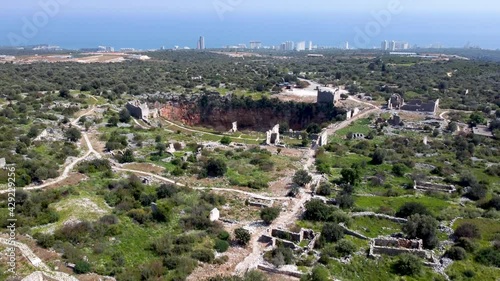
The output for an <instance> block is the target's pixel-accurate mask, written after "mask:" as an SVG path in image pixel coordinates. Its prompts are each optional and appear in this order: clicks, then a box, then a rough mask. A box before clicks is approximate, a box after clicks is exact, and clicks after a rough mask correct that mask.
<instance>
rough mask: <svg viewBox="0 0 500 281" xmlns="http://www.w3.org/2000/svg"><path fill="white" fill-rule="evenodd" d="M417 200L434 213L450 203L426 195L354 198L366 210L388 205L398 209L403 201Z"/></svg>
mask: <svg viewBox="0 0 500 281" xmlns="http://www.w3.org/2000/svg"><path fill="white" fill-rule="evenodd" d="M407 202H418V203H421V204H422V205H424V206H426V207H427V208H428V209H429V210H430V211H431V212H433V213H434V214H439V213H440V211H441V210H443V209H445V208H447V207H448V206H450V205H451V203H449V202H447V201H444V200H441V199H438V198H434V197H428V196H420V197H382V196H366V197H359V196H357V197H356V199H355V205H356V206H357V207H359V208H363V209H366V210H371V211H376V210H378V209H379V208H380V207H390V208H392V209H393V210H397V209H399V208H400V207H401V206H402V205H403V204H404V203H407Z"/></svg>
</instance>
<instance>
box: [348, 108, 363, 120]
mask: <svg viewBox="0 0 500 281" xmlns="http://www.w3.org/2000/svg"><path fill="white" fill-rule="evenodd" d="M359 112H360V111H359V108H357V107H355V108H354V109H351V110H349V111H347V114H346V120H351V119H352V118H353V117H355V116H356V115H358V114H359Z"/></svg>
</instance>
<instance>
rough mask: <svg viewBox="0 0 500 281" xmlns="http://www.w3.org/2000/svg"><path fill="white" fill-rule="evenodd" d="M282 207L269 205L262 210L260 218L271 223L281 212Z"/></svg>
mask: <svg viewBox="0 0 500 281" xmlns="http://www.w3.org/2000/svg"><path fill="white" fill-rule="evenodd" d="M280 211H281V210H280V208H277V207H267V208H263V209H261V210H260V218H261V219H262V220H263V221H264V222H265V223H267V224H270V223H271V222H273V220H275V219H276V218H277V217H278V216H279V214H280Z"/></svg>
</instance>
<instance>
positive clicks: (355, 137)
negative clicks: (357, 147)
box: [349, 133, 365, 140]
mask: <svg viewBox="0 0 500 281" xmlns="http://www.w3.org/2000/svg"><path fill="white" fill-rule="evenodd" d="M349 138H350V139H352V140H361V139H364V138H365V135H364V134H361V133H352V134H351V135H350V136H349Z"/></svg>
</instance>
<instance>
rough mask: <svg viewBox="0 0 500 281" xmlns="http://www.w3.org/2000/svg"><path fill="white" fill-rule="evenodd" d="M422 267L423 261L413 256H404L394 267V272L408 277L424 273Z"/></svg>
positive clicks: (400, 257)
mask: <svg viewBox="0 0 500 281" xmlns="http://www.w3.org/2000/svg"><path fill="white" fill-rule="evenodd" d="M422 267H423V263H422V261H421V260H420V259H419V258H418V257H416V256H414V255H412V254H403V255H401V256H399V258H398V259H397V260H396V262H395V263H394V264H393V266H392V268H393V271H394V272H395V273H396V274H399V275H408V276H417V275H419V274H420V272H421V271H422Z"/></svg>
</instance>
